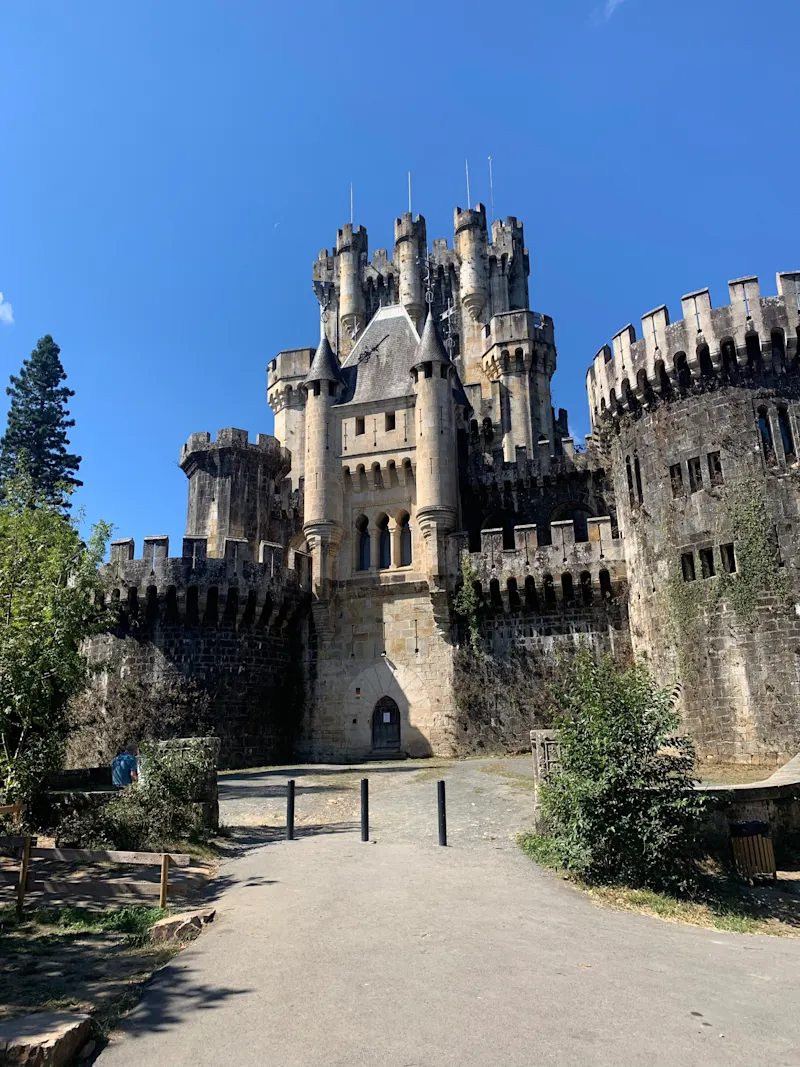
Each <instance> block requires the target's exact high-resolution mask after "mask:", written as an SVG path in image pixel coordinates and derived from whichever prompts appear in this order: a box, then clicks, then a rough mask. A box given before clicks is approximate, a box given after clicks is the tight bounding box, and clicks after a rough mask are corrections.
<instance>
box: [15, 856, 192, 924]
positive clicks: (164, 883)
mask: <svg viewBox="0 0 800 1067" xmlns="http://www.w3.org/2000/svg"><path fill="white" fill-rule="evenodd" d="M0 848H5V849H6V850H8V849H9V848H11V850H12V852H13V853H14V854H15V855H19V856H20V866H19V872H18V874H12V873H10V872H9V873H7V874H5V875H4V874H3V873H2V872H0V884H6V885H15V886H16V889H17V914H18V915H20V916H21V915H22V909H23V907H24V905H25V894H26V893H29V892H31V891H32V890H39V891H41V892H44V893H54V894H58V895H63V894H68V893H72V892H75V893H83V894H85V895H86V896H88V897H91V898H93V899H101V900H102V899H106V900H108V899H115V898H118V897H122V896H137V897H148V896H151V895H152V894H153V893H154V891H155V890H156V889H158V905H159V907H160V908H165V907H166V906H167V895H168V893H169V868H170V864H172V865H174V866H175V867H188V866H189V865H190V863H191V862H192V857H191V856H187V855H186V854H184V853H180V852H102V851H97V850H94V849H85V848H39V847H37V846H36V844H35V839H33V838H31V837H30V836H27V837H22V838H20V837H6V838H0ZM33 860H49V861H50V862H51V863H52V862H56V863H66V864H73V865H75V864H83V865H85V864H96V863H124V864H135V865H137V866H140V867H160V868H161V878H160V880H159V882H158V883H155V882H144V881H128V880H126V879H116V880H109V881H104V880H103V879H99V878H95V879H91V878H86V879H76V878H66V879H64V878H51V877H39V876H37V873H36V871H35V867H34V865H33V864H32V861H33Z"/></svg>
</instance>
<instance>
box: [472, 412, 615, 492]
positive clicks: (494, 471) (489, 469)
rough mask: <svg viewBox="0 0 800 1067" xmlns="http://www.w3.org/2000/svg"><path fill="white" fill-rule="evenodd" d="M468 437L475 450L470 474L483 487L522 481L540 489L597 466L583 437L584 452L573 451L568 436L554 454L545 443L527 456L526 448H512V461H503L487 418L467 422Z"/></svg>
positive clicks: (588, 443)
mask: <svg viewBox="0 0 800 1067" xmlns="http://www.w3.org/2000/svg"><path fill="white" fill-rule="evenodd" d="M470 434H471V436H472V439H473V444H474V445H480V446H481V447H479V448H475V449H474V451H473V453H472V460H471V462H472V466H471V474H472V475H473V477H474V478H475V479H476V480H477V481H478V482H482V483H484V484H491V483H497V484H501V483H508V485H509V486H512V485H515V484H517V483H518V482H519V481H522V482H524V483H525V484H526V485H527V486H536V485H539V486H542V485H544V484H545V481H546V480H552V479H553V478H556V477H561V478H565V477H568V476H569V475H570V474H572V473H574V472H581V473H583V472H586V471H590V470H593V469H596V468H597V467H598V463H599V460H598V457H597V456H596V455H595V453H594V451H590V450H589V446H590V445H591V444H592V441H591V438H589V437H587V438H586V442H587V451H584V452H577V451H576V450H575V441H574V439H573V438H572V437H563V438H561V440H560V442H559V443H560V448H561V451H560V452H557V453H556V452H554V451H553V449H552V447H551V445H550V442H549V441H548V440H541V441H539V443H538V446H537V449H536V454H535V455H534V456H529V455H528V450H527V448H524V447H518V448H516V450H515V451H516V459H515V460H513V461H509V460H507V459H506V458H505V453H504V451H503V445H502V438H501V437H500V435H499V433H497V432H496V431H495V428H494V426H493V424H492V421H491V419H484V420H483V424H481V423H480V422H479V421H478V419H472V420H471V421H470Z"/></svg>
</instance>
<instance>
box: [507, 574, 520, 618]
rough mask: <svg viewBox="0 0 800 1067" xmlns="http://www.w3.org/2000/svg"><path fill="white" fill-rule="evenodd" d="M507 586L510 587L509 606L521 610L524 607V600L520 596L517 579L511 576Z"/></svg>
mask: <svg viewBox="0 0 800 1067" xmlns="http://www.w3.org/2000/svg"><path fill="white" fill-rule="evenodd" d="M506 588H507V589H508V606H509V608H510V609H511V610H512V611H519V609H520V608H521V607H522V601H521V600H520V598H519V590H518V589H517V579H516V578H509V579H508V581H507V582H506Z"/></svg>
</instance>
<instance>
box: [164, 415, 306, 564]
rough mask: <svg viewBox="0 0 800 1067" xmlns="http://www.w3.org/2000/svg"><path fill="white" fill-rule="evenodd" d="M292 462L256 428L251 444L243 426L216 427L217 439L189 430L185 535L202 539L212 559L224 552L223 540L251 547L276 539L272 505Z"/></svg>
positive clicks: (185, 462)
mask: <svg viewBox="0 0 800 1067" xmlns="http://www.w3.org/2000/svg"><path fill="white" fill-rule="evenodd" d="M290 462H291V461H290V457H289V453H288V452H287V451H286V449H283V448H281V447H280V444H279V443H278V441H276V439H275V438H274V437H270V436H269V434H263V433H260V434H259V435H258V437H257V438H256V441H255V444H253V443H252V442H249V441H248V439H247V430H235V429H225V430H219V431H218V432H217V437H216V440H215V441H212V440H211V435H210V434H208V433H193V434H192V436H191V437H190V438H189V440H188V441H187V443H186V444H185V445H184V446H183V448H182V449H181V460H180V465H181V470H183V471H184V473H185V474H186V476H187V478H188V479H189V511H188V515H187V519H186V536H187V537H201V538H203V537H204V538H206V539H207V542H208V555H209V556H210V557H212V558H213V557H216V558H222V557H224V556H225V542H226V540H236V541H247V542H248V544H249V545H250V546H257V545H259V544H260V542H262V541H276V540H278V539H279V536H278V535H279V529H280V528H279V526H278V527H276V528H275V529H274V530H273V529H272V528H271V525H272V524H271V511H270V509H271V507H272V502H273V500H274V497H275V486H276V484H277V485H279V484H280V482H281V481H282V480H283V478H284V477H285V476H286V474H287V473H288V471H289V465H290Z"/></svg>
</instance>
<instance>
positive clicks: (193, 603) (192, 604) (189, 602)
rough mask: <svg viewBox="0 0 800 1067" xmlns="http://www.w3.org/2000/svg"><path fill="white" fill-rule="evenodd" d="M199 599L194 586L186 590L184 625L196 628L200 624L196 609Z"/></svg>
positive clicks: (198, 612) (198, 613) (197, 608)
mask: <svg viewBox="0 0 800 1067" xmlns="http://www.w3.org/2000/svg"><path fill="white" fill-rule="evenodd" d="M198 603H199V597H198V589H197V586H196V585H190V586H189V587H188V589H187V590H186V625H187V626H196V625H197V624H198V622H200V611H199V607H198Z"/></svg>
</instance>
